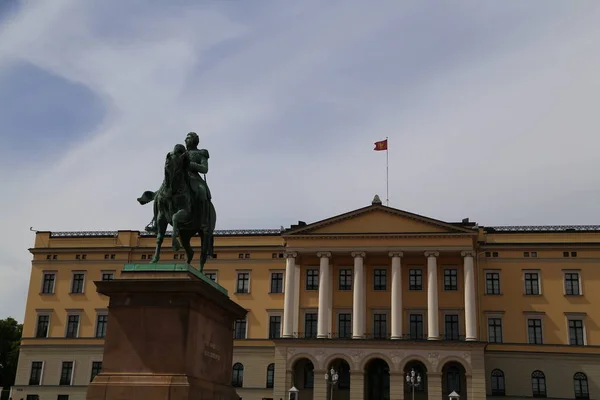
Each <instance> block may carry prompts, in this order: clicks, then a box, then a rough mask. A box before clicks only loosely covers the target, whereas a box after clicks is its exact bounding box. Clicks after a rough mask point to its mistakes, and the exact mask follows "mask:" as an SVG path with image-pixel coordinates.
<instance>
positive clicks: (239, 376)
mask: <svg viewBox="0 0 600 400" xmlns="http://www.w3.org/2000/svg"><path fill="white" fill-rule="evenodd" d="M231 385H232V386H233V387H242V386H243V385H244V366H243V365H242V364H240V363H235V364H233V377H232V378H231Z"/></svg>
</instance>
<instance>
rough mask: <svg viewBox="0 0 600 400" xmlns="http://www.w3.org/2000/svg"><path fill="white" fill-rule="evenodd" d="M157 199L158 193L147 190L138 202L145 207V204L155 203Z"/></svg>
mask: <svg viewBox="0 0 600 400" xmlns="http://www.w3.org/2000/svg"><path fill="white" fill-rule="evenodd" d="M155 198H156V192H152V191H150V190H147V191H145V192H144V193H142V195H141V196H140V197H138V199H137V201H138V203H140V204H141V205H144V204H148V203H150V202H151V201H154V199H155Z"/></svg>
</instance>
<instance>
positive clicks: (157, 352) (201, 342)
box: [87, 264, 246, 400]
mask: <svg viewBox="0 0 600 400" xmlns="http://www.w3.org/2000/svg"><path fill="white" fill-rule="evenodd" d="M95 283H96V287H97V291H98V292H99V293H101V294H103V295H106V296H109V297H110V302H109V307H108V329H107V333H106V341H105V345H104V359H103V363H102V372H101V373H100V374H99V375H97V376H96V377H95V378H94V381H93V382H92V383H91V384H90V385H89V387H88V392H87V400H163V399H164V400H166V399H169V400H188V399H189V400H191V399H194V400H209V399H210V400H232V399H236V400H237V399H238V398H239V397H238V396H237V394H236V392H235V390H234V388H233V387H232V386H231V376H232V369H231V368H232V355H233V323H234V320H235V319H238V318H243V317H244V316H245V314H246V310H245V309H243V308H242V307H240V306H239V305H237V304H236V303H234V302H233V301H232V300H230V299H229V297H228V296H227V291H226V290H225V289H223V288H222V287H220V286H219V285H217V284H216V283H214V282H213V281H211V280H210V279H208V278H206V277H205V276H204V275H203V274H201V273H200V272H199V271H198V270H196V269H195V268H193V267H191V266H188V265H185V264H183V265H182V264H170V265H169V264H167V265H165V264H158V265H157V264H154V265H133V264H131V265H126V266H125V269H124V270H123V273H122V279H116V280H113V281H98V282H95Z"/></svg>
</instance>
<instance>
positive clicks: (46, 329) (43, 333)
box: [35, 312, 50, 338]
mask: <svg viewBox="0 0 600 400" xmlns="http://www.w3.org/2000/svg"><path fill="white" fill-rule="evenodd" d="M49 333H50V312H40V313H38V316H37V324H36V329H35V337H36V338H45V337H48V334H49Z"/></svg>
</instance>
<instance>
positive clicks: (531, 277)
mask: <svg viewBox="0 0 600 400" xmlns="http://www.w3.org/2000/svg"><path fill="white" fill-rule="evenodd" d="M525 294H527V295H538V294H540V274H538V273H537V272H525Z"/></svg>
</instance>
